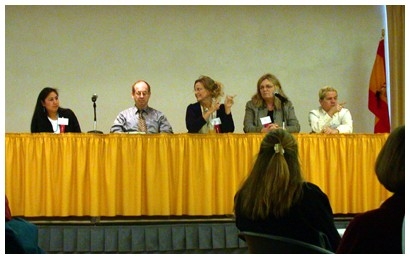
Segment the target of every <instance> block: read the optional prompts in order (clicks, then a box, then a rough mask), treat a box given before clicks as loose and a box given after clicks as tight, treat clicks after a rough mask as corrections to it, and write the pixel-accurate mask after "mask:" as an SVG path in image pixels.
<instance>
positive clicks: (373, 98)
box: [368, 39, 390, 133]
mask: <svg viewBox="0 0 410 259" xmlns="http://www.w3.org/2000/svg"><path fill="white" fill-rule="evenodd" d="M368 107H369V110H370V111H371V112H372V113H373V114H374V115H375V116H376V118H375V122H374V133H390V119H389V117H390V116H389V106H388V104H387V91H386V66H385V61H384V39H383V40H381V41H380V42H379V47H378V48H377V55H376V60H375V61H374V65H373V70H372V74H371V76H370V84H369V103H368Z"/></svg>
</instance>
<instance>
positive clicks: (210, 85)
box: [194, 76, 224, 98]
mask: <svg viewBox="0 0 410 259" xmlns="http://www.w3.org/2000/svg"><path fill="white" fill-rule="evenodd" d="M198 82H201V83H202V84H203V86H204V88H205V89H206V90H208V91H209V92H210V93H211V96H212V98H218V97H221V96H223V95H224V92H223V90H222V88H223V85H222V83H220V82H218V81H215V80H213V79H212V78H210V77H209V76H200V77H199V78H198V79H197V80H195V83H194V87H195V84H196V83H198Z"/></svg>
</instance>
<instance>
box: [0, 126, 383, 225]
mask: <svg viewBox="0 0 410 259" xmlns="http://www.w3.org/2000/svg"><path fill="white" fill-rule="evenodd" d="M263 136H264V135H263V134H235V133H230V134H144V135H131V134H86V133H65V134H48V133H37V134H28V133H22V134H20V133H6V139H5V142H6V149H5V156H6V160H5V162H6V167H5V169H6V177H5V179H6V182H5V184H6V194H7V196H8V199H9V202H10V206H11V209H12V213H13V215H16V216H26V217H43V216H47V217H58V216H62V217H65V216H181V215H189V216H210V215H226V214H232V208H233V197H234V195H235V193H236V191H237V189H238V188H239V186H240V184H241V183H242V181H243V180H244V179H245V177H246V176H247V175H248V174H249V172H250V169H251V167H252V164H253V162H254V159H255V158H256V155H257V153H258V151H259V145H260V142H261V140H262V139H263ZM294 136H295V137H296V139H297V141H298V143H299V152H300V159H301V163H302V168H303V172H304V175H305V178H306V180H308V181H311V182H313V183H315V184H317V185H319V186H320V187H321V189H322V190H323V191H324V192H325V193H326V194H327V195H328V196H329V199H330V202H331V205H332V208H333V212H334V213H343V214H346V213H358V212H362V211H366V210H369V209H374V208H377V207H379V205H380V203H381V202H382V201H384V200H385V199H386V198H388V197H389V196H390V195H391V194H390V193H389V192H388V191H386V190H385V189H384V188H383V187H382V186H381V185H380V184H379V182H378V180H377V178H376V176H375V173H374V162H375V160H376V157H377V154H378V153H379V151H380V149H381V147H382V146H383V144H384V142H385V141H386V139H387V136H388V134H340V135H322V134H302V133H301V134H295V135H294Z"/></svg>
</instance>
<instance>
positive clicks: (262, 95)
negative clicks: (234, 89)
mask: <svg viewBox="0 0 410 259" xmlns="http://www.w3.org/2000/svg"><path fill="white" fill-rule="evenodd" d="M275 93H279V94H280V95H282V96H284V97H286V95H285V93H284V92H283V89H282V86H281V84H280V82H279V79H278V78H277V77H276V76H274V75H272V74H270V73H267V74H264V75H262V76H261V77H260V78H259V79H258V82H257V83H256V94H254V95H253V96H252V101H253V102H254V103H255V104H256V105H257V106H258V107H260V106H262V105H263V103H264V102H266V101H267V100H269V99H271V100H274V98H275V97H274V94H275ZM275 102H277V101H276V100H275ZM279 105H280V103H279ZM275 106H276V105H275Z"/></svg>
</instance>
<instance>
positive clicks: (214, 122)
mask: <svg viewBox="0 0 410 259" xmlns="http://www.w3.org/2000/svg"><path fill="white" fill-rule="evenodd" d="M211 124H212V125H221V124H222V122H221V118H219V117H218V118H215V119H212V120H211Z"/></svg>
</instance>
